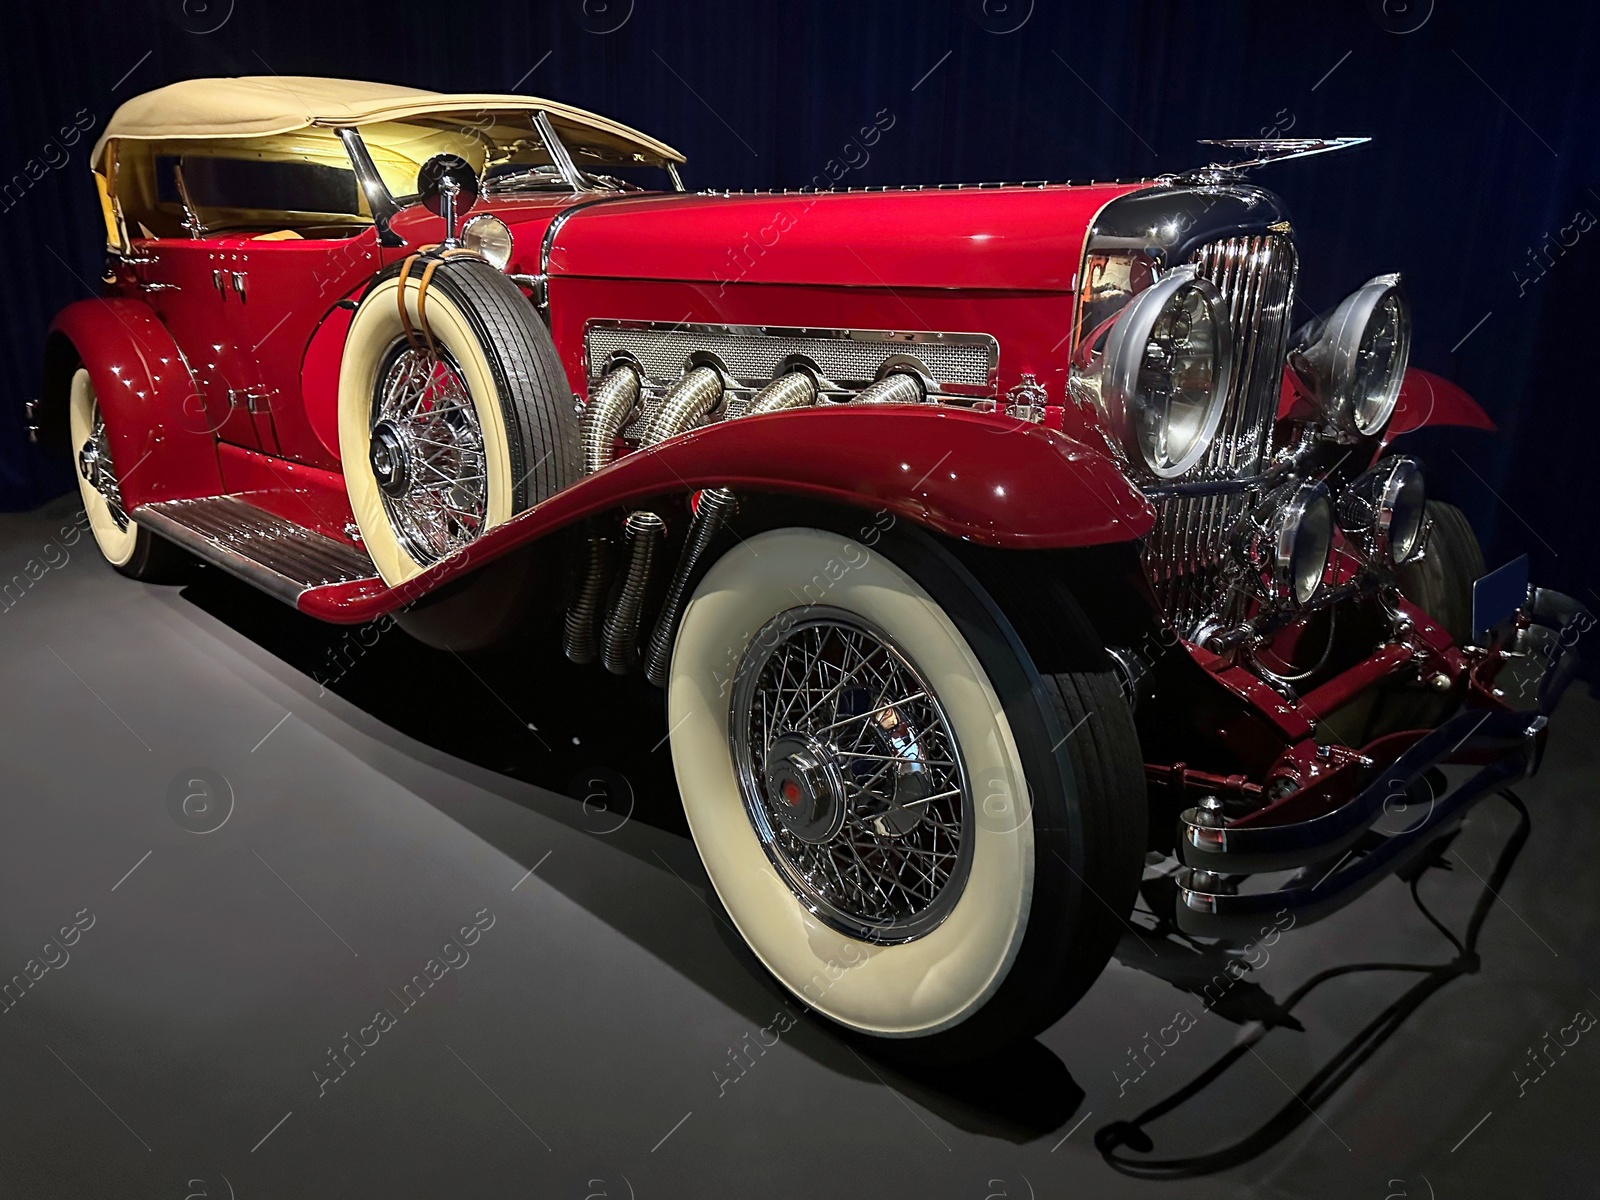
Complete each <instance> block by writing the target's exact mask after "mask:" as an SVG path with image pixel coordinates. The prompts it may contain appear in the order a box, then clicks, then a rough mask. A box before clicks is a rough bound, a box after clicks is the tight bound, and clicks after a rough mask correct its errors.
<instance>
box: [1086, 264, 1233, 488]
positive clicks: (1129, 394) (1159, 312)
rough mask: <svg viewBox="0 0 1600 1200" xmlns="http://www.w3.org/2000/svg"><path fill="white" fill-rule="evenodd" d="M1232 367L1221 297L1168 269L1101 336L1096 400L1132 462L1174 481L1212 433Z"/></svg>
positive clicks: (1206, 284) (1196, 458)
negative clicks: (1101, 361) (1100, 370)
mask: <svg viewBox="0 0 1600 1200" xmlns="http://www.w3.org/2000/svg"><path fill="white" fill-rule="evenodd" d="M1232 367H1233V344H1232V335H1231V332H1230V330H1229V328H1228V317H1227V309H1226V308H1225V306H1224V304H1223V300H1222V295H1221V293H1220V292H1218V291H1217V289H1216V287H1215V286H1214V285H1213V284H1211V283H1210V282H1209V281H1207V280H1204V279H1198V278H1195V277H1194V276H1192V275H1190V274H1173V275H1169V276H1167V277H1166V278H1164V279H1162V280H1160V281H1159V282H1158V283H1155V284H1153V285H1152V286H1150V287H1149V288H1147V289H1145V290H1144V291H1143V292H1141V293H1139V294H1138V295H1137V296H1135V297H1134V298H1133V300H1132V301H1131V302H1130V303H1129V304H1128V306H1127V308H1126V309H1124V310H1123V312H1122V314H1121V315H1120V316H1119V317H1118V318H1117V321H1116V324H1115V325H1114V326H1113V327H1112V329H1111V332H1110V335H1109V336H1108V338H1107V340H1106V350H1105V361H1104V364H1103V375H1102V385H1101V399H1102V402H1103V404H1104V407H1105V412H1106V417H1107V419H1108V421H1109V422H1110V424H1111V427H1112V429H1113V430H1115V431H1116V432H1117V433H1118V434H1119V436H1120V437H1121V439H1122V442H1123V448H1124V449H1125V450H1126V451H1127V453H1128V454H1129V456H1130V457H1131V458H1133V460H1134V462H1135V463H1136V464H1142V466H1143V467H1144V468H1146V469H1147V470H1148V471H1149V472H1151V473H1152V474H1154V475H1155V476H1156V477H1157V478H1160V479H1172V478H1175V477H1177V476H1179V475H1182V474H1183V473H1184V472H1186V471H1188V470H1189V469H1190V468H1192V467H1193V466H1195V464H1197V463H1198V462H1199V461H1200V459H1201V457H1202V456H1203V455H1204V454H1205V452H1206V449H1207V447H1208V446H1210V444H1211V440H1212V438H1213V437H1215V436H1216V431H1217V424H1218V422H1219V421H1220V420H1221V417H1222V406H1223V403H1224V402H1225V400H1226V397H1227V390H1228V384H1229V380H1230V378H1231V372H1232Z"/></svg>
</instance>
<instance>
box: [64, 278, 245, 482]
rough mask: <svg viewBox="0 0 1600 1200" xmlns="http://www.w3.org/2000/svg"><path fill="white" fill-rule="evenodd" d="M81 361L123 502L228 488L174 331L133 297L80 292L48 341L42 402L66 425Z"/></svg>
mask: <svg viewBox="0 0 1600 1200" xmlns="http://www.w3.org/2000/svg"><path fill="white" fill-rule="evenodd" d="M78 361H81V362H82V363H83V366H84V367H85V368H86V369H87V370H88V372H89V378H90V380H92V381H93V383H94V390H95V394H96V396H97V397H98V398H99V401H100V411H101V413H102V415H103V416H104V418H105V422H106V432H107V433H108V434H109V435H110V438H111V456H112V461H113V462H115V463H116V464H117V473H118V475H119V476H120V478H119V480H118V482H119V484H120V486H121V489H122V499H123V503H124V504H125V505H126V506H127V507H128V508H129V509H133V508H137V507H138V506H139V505H141V504H150V503H153V502H155V501H157V500H180V499H185V498H187V497H190V496H209V495H215V494H217V493H218V492H220V491H222V479H221V474H220V471H219V469H218V466H217V452H216V439H215V437H214V436H213V435H212V433H211V432H210V429H209V423H208V421H207V417H206V412H205V407H204V405H203V404H202V403H201V401H200V395H199V392H198V390H197V389H196V387H195V383H194V379H193V377H192V376H191V375H190V374H189V368H188V366H187V365H186V364H185V363H184V361H183V356H182V355H181V354H180V353H179V352H178V346H177V343H176V342H174V341H173V340H172V335H171V334H170V333H168V332H167V328H166V326H165V325H163V324H162V323H161V322H160V321H159V320H157V319H156V316H155V314H154V313H153V312H151V311H150V309H149V307H148V306H146V305H144V304H141V303H140V302H139V301H137V300H126V299H96V300H79V301H76V302H75V303H72V304H69V305H67V307H66V308H64V309H62V310H61V311H60V312H59V313H58V314H56V319H55V320H54V321H52V322H51V323H50V330H49V332H48V334H47V335H46V341H45V391H44V395H43V397H42V398H43V400H44V404H45V407H46V409H47V410H48V411H50V412H51V413H52V420H53V423H56V422H55V421H54V417H55V416H56V415H57V409H58V407H59V414H58V415H59V422H58V424H59V427H60V428H63V429H64V428H65V423H66V398H67V391H68V389H69V388H70V386H71V383H72V373H73V371H74V370H75V369H76V365H77V363H78Z"/></svg>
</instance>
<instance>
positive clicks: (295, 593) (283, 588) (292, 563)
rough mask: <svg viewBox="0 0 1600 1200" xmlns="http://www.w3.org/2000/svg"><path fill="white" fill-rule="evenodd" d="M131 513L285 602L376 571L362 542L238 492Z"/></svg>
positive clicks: (369, 576)
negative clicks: (304, 522)
mask: <svg viewBox="0 0 1600 1200" xmlns="http://www.w3.org/2000/svg"><path fill="white" fill-rule="evenodd" d="M132 515H133V519H134V520H135V521H137V522H138V523H139V524H140V525H143V526H145V527H146V528H148V529H150V530H151V531H152V532H154V533H159V534H160V535H161V536H162V537H164V538H166V539H167V540H168V541H171V542H176V543H177V544H178V545H180V546H182V547H183V548H184V549H185V550H188V551H190V552H191V553H193V554H194V555H196V556H197V557H199V558H201V559H203V560H204V561H206V562H208V563H210V564H212V565H213V566H216V567H221V568H222V569H223V570H224V571H227V572H228V573H229V574H230V575H235V576H237V577H238V578H240V579H242V580H244V581H245V582H246V583H249V584H253V585H254V586H256V587H258V588H260V589H261V590H262V591H264V592H266V593H267V594H268V595H271V596H276V597H277V598H278V599H279V600H282V601H283V602H284V603H286V604H295V603H297V602H298V601H299V599H300V595H301V593H303V592H306V591H309V590H310V589H311V588H319V587H327V586H328V585H329V584H334V583H349V582H352V581H355V580H362V579H374V578H376V577H377V574H378V572H377V569H376V568H375V567H374V566H373V565H372V559H371V558H369V557H368V556H367V552H366V551H365V550H363V549H362V548H361V547H359V546H352V545H349V544H348V543H346V542H341V541H336V540H335V539H333V538H330V537H324V536H323V535H322V534H320V533H317V532H316V531H315V530H311V529H307V528H305V527H304V526H303V525H296V524H295V523H294V522H293V521H286V520H285V519H284V518H282V517H280V516H278V515H276V514H275V513H270V512H267V511H266V509H263V508H258V507H257V506H256V505H254V504H251V503H250V502H249V501H248V500H246V499H244V498H243V497H241V496H207V497H203V498H201V499H198V500H163V501H161V502H160V503H157V504H143V505H140V506H139V508H138V509H136V510H135V511H134V512H133V514H132Z"/></svg>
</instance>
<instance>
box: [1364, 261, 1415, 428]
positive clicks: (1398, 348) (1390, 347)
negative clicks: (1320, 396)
mask: <svg viewBox="0 0 1600 1200" xmlns="http://www.w3.org/2000/svg"><path fill="white" fill-rule="evenodd" d="M1407 326H1408V321H1407V317H1406V312H1405V305H1404V302H1403V301H1402V300H1401V298H1400V294H1399V293H1398V292H1394V291H1391V292H1389V293H1387V294H1386V295H1385V296H1384V297H1383V299H1382V300H1380V301H1378V305H1377V307H1376V308H1375V309H1374V310H1373V312H1372V316H1371V318H1370V319H1369V320H1368V321H1367V327H1366V330H1365V331H1364V332H1363V333H1362V335H1361V344H1360V347H1359V349H1357V351H1356V356H1355V366H1354V370H1353V371H1352V373H1351V378H1350V404H1351V415H1352V416H1353V417H1354V419H1355V423H1356V428H1357V429H1358V430H1360V431H1361V432H1362V433H1364V434H1374V433H1377V432H1379V431H1380V430H1382V428H1383V426H1384V423H1385V422H1387V421H1388V419H1389V414H1390V413H1391V412H1393V411H1394V405H1395V401H1396V400H1397V399H1399V396H1400V381H1401V377H1402V376H1403V375H1404V374H1405V370H1406V359H1407V357H1408V354H1407V351H1408V349H1409V346H1410V341H1411V338H1410V331H1409V329H1408V328H1407Z"/></svg>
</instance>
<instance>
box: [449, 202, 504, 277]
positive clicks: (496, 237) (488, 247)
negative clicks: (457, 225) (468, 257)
mask: <svg viewBox="0 0 1600 1200" xmlns="http://www.w3.org/2000/svg"><path fill="white" fill-rule="evenodd" d="M461 244H462V245H463V246H465V247H466V248H467V249H468V250H471V251H472V252H473V253H474V254H477V255H479V256H480V257H482V258H484V259H485V260H487V261H488V263H489V265H490V266H492V267H494V269H495V270H497V271H504V270H505V269H506V264H507V263H509V262H510V261H511V230H510V229H508V228H507V227H506V223H505V222H504V221H502V220H501V219H500V218H499V217H494V216H490V215H489V214H488V213H480V214H479V215H478V216H476V217H473V218H472V219H471V220H469V221H468V222H467V223H466V224H465V225H463V226H462V227H461Z"/></svg>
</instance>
